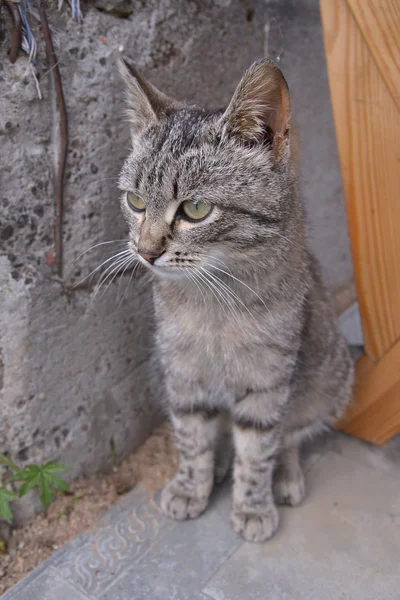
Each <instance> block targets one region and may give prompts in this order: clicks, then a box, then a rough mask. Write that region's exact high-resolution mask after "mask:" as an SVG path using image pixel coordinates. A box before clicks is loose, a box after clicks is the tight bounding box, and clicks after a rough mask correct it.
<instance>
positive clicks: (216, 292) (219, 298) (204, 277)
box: [193, 267, 229, 320]
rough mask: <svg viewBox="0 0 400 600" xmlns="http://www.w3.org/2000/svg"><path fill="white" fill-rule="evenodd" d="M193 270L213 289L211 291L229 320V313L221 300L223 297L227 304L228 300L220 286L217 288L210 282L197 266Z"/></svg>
mask: <svg viewBox="0 0 400 600" xmlns="http://www.w3.org/2000/svg"><path fill="white" fill-rule="evenodd" d="M193 271H194V272H196V273H197V277H198V278H200V279H202V280H203V281H204V283H205V285H206V287H208V289H209V290H210V291H211V293H212V294H213V296H214V297H215V299H216V300H217V302H218V304H219V305H220V307H221V310H222V311H223V313H224V315H225V317H226V318H227V320H229V315H228V313H227V312H226V310H225V307H224V305H223V304H222V302H221V298H222V299H223V300H224V302H225V304H226V300H225V298H224V296H223V295H222V294H221V293H220V292H219V290H218V288H216V286H215V285H214V284H213V283H212V282H210V281H209V280H208V279H207V277H206V276H205V275H204V274H203V273H202V272H201V271H199V269H196V267H194V268H193Z"/></svg>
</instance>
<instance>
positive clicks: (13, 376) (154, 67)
mask: <svg viewBox="0 0 400 600" xmlns="http://www.w3.org/2000/svg"><path fill="white" fill-rule="evenodd" d="M292 5H293V3H292V2H280V3H279V2H277V1H275V2H266V1H265V2H263V1H262V0H246V1H245V0H243V1H241V0H219V1H217V0H215V1H211V0H204V1H203V0H176V1H173V0H146V1H144V0H143V1H139V0H134V1H128V0H122V1H118V0H114V1H112V0H98V1H93V2H87V3H86V2H82V10H83V14H84V19H83V21H82V22H81V23H75V22H74V21H73V20H72V19H71V16H70V12H69V9H68V7H67V3H64V8H63V9H62V10H61V12H58V11H57V7H56V3H55V2H50V1H49V2H48V3H47V4H46V6H47V12H48V18H49V21H50V23H51V25H52V26H53V28H54V29H53V32H54V39H55V40H56V41H57V47H56V52H57V55H58V59H59V67H60V71H61V76H62V80H63V86H64V93H65V98H66V104H67V110H68V116H69V137H70V144H69V153H68V163H67V171H66V181H65V210H64V221H63V240H64V283H65V284H66V287H65V285H61V284H60V282H59V281H58V280H57V277H56V275H55V271H54V265H52V262H53V260H54V248H53V237H52V222H53V214H54V198H53V184H52V181H53V166H54V163H55V153H56V142H57V126H56V124H57V122H58V116H57V112H56V109H55V101H54V97H53V92H52V89H51V80H50V77H49V72H48V66H47V63H46V60H45V48H44V45H43V41H42V37H41V34H40V30H38V29H37V28H36V30H35V31H36V34H37V40H38V42H39V50H38V63H37V69H38V73H39V75H40V87H41V90H42V94H43V99H42V100H39V99H38V96H37V92H36V88H35V85H34V81H33V79H32V77H31V76H30V74H29V70H28V63H27V59H26V58H25V57H21V58H19V60H18V61H17V62H16V63H15V64H14V65H11V64H10V63H9V61H8V60H7V47H8V34H7V30H8V21H7V18H6V17H7V15H6V13H5V10H4V8H3V9H2V15H1V16H2V25H1V31H0V41H1V46H0V86H1V97H0V153H1V165H2V167H1V171H0V210H1V213H0V243H1V256H0V334H1V338H0V358H1V362H0V388H1V392H0V393H1V394H2V396H1V405H0V411H1V414H0V449H1V451H7V452H8V453H10V455H11V456H12V457H13V458H15V459H16V460H17V461H19V462H21V463H27V462H30V461H36V460H40V461H41V460H45V459H49V458H60V459H62V461H63V462H64V463H66V464H68V465H69V466H70V467H71V472H70V476H71V477H72V476H76V475H78V474H81V473H90V472H93V471H96V470H99V469H104V468H106V467H107V466H109V465H110V463H111V459H112V457H111V454H113V453H114V452H113V451H112V452H111V451H110V448H111V447H113V446H115V452H116V453H117V455H118V456H119V457H120V456H123V455H124V454H126V453H128V452H129V451H130V450H132V449H133V448H134V447H135V446H136V445H137V444H138V443H140V442H141V441H142V440H143V438H144V437H145V436H146V435H147V434H148V432H149V430H150V429H151V427H152V425H153V424H154V422H155V420H156V419H157V418H158V415H159V398H160V396H161V395H162V391H161V380H160V383H159V384H157V383H156V384H155V386H154V388H153V389H151V390H150V389H149V378H148V369H149V366H148V364H149V363H148V359H149V356H150V347H149V341H150V333H151V322H152V319H151V300H150V296H149V292H148V289H147V287H146V285H145V282H143V281H142V280H140V278H137V277H133V278H132V280H131V281H130V278H129V277H126V276H124V277H121V278H119V280H118V281H115V282H113V283H112V284H111V285H110V286H109V287H108V289H107V290H106V291H105V293H104V294H102V293H100V294H98V296H97V298H96V299H95V300H94V301H92V300H91V291H92V290H91V289H78V290H76V291H69V290H68V289H67V288H69V287H70V286H71V285H72V284H73V283H76V282H78V281H80V280H81V279H82V278H83V277H85V276H86V275H87V274H88V273H89V272H90V271H91V270H92V269H94V268H95V267H96V266H97V265H99V264H100V262H101V261H103V260H105V259H107V257H109V256H111V254H112V252H115V251H117V249H118V248H119V246H118V244H115V245H113V244H110V245H107V244H106V245H103V246H99V247H98V248H97V249H94V250H91V251H89V252H87V253H86V254H84V255H83V256H81V257H80V258H77V257H78V256H79V255H80V254H81V253H82V252H83V251H84V250H86V249H88V248H90V247H91V246H93V245H94V244H97V243H100V242H103V241H108V240H121V239H123V238H124V236H126V228H125V225H124V223H123V219H122V217H121V214H120V211H119V206H118V192H117V190H116V177H117V175H118V171H119V168H120V166H121V164H122V160H123V157H124V156H125V154H126V152H127V148H128V145H129V139H128V132H127V124H126V122H125V121H124V119H123V117H122V114H123V101H122V88H121V82H120V80H119V76H118V73H117V69H116V60H117V57H118V55H119V53H120V52H121V51H122V50H123V52H124V54H125V55H126V56H129V57H130V58H132V59H133V60H134V61H135V62H136V63H137V64H138V65H139V66H140V67H141V68H142V70H143V72H144V73H145V74H146V75H147V76H149V78H150V79H151V80H152V81H153V82H154V83H155V84H156V85H157V86H158V87H160V88H161V89H162V90H164V91H165V92H166V93H169V94H171V95H175V96H176V97H177V98H179V99H186V100H188V101H189V102H197V103H199V104H202V105H206V106H220V105H223V104H225V103H227V102H228V101H229V98H230V95H231V94H232V92H233V89H234V87H235V85H236V83H237V81H238V80H239V78H240V76H241V74H242V73H243V71H244V70H245V69H246V68H247V66H248V65H249V64H250V63H251V62H252V61H253V60H255V59H257V58H259V57H260V56H262V55H264V53H265V52H266V51H268V49H269V51H270V52H271V53H272V54H273V53H275V54H276V53H280V54H281V56H280V59H281V64H282V65H283V66H284V67H285V70H286V68H287V73H286V74H287V76H288V80H289V84H292V85H293V90H294V100H295V101H294V108H295V113H296V109H298V110H297V114H296V117H297V120H298V121H299V122H300V136H302V133H303V132H305V133H306V135H305V136H304V139H303V142H304V144H305V146H304V147H305V149H306V151H305V155H304V161H303V163H302V169H303V170H302V174H303V175H302V177H303V182H304V185H303V192H304V196H305V200H306V203H307V204H308V205H309V206H310V207H311V210H310V212H311V214H312V221H313V229H314V231H317V232H318V233H317V235H316V236H312V237H313V239H314V241H313V245H314V247H315V249H316V251H317V253H318V254H319V255H320V258H321V259H322V261H323V263H324V266H325V270H326V273H327V277H328V281H329V283H330V284H331V286H332V287H334V288H336V287H340V285H342V284H343V283H345V282H346V281H347V280H348V279H349V278H351V264H350V260H349V250H348V243H347V237H346V236H347V234H346V225H345V219H344V211H343V203H342V198H341V185H340V175H339V170H338V166H337V158H336V149H335V142H334V134H333V127H332V120H331V113H330V106H329V94H328V89H327V82H326V74H325V71H324V69H325V67H324V58H323V49H322V41H321V32H320V25H319V16H318V3H317V0H313V1H312V2H311V1H304V0H303V1H301V2H297V3H296V9H295V8H294V5H293V6H292ZM299 5H301V6H302V7H303V11H302V10H301V9H300V8H299ZM282 6H283V8H282ZM281 23H282V24H283V27H284V30H283V33H282V27H281ZM297 23H300V24H301V28H300V29H301V31H300V32H299V30H298V27H297ZM279 31H281V34H280V33H279ZM302 31H303V33H304V36H305V37H304V38H303V36H302V34H301V32H302ZM277 32H278V33H277ZM287 34H289V35H287ZM280 45H283V46H282V47H283V52H282V51H281V49H280ZM313 48H314V50H313ZM315 48H317V51H318V55H317V56H316V55H315V54H312V53H313V52H314V51H315ZM310 64H311V69H310V67H309V65H310ZM299 74H300V75H299ZM304 86H305V88H304V89H303V87H304ZM303 91H304V94H303ZM317 105H318V110H317V111H316V110H314V109H315V108H316V106H317ZM309 119H310V120H311V121H312V123H309V122H308V120H309ZM318 161H319V162H318ZM316 163H318V169H316ZM318 215H319V216H318ZM318 219H319V221H318ZM332 219H333V221H334V223H335V227H334V229H335V231H336V239H332V231H331V229H332V228H331V227H330V226H329V227H328V230H329V232H330V233H329V240H330V242H329V243H331V242H332V248H331V249H330V251H329V252H327V251H326V244H325V242H324V235H323V233H322V232H321V231H320V230H319V227H320V226H322V227H325V228H326V225H327V222H333V221H332ZM329 220H331V221H329ZM337 235H339V241H338V238H337ZM324 250H325V253H324ZM74 261H76V262H74ZM338 265H339V267H338Z"/></svg>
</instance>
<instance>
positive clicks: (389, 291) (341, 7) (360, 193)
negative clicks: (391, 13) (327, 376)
mask: <svg viewBox="0 0 400 600" xmlns="http://www.w3.org/2000/svg"><path fill="white" fill-rule="evenodd" d="M367 4H368V5H369V7H370V10H371V11H375V10H376V11H379V10H380V9H379V5H380V2H379V1H378V0H375V1H373V0H369V1H368V2H364V1H363V0H360V1H359V2H356V1H354V2H353V7H355V8H357V9H358V12H359V14H361V13H362V14H363V15H364V16H363V19H364V21H367V22H368V23H370V20H371V19H370V20H369V21H368V20H367V18H366V16H365V15H366V12H365V11H364V12H362V10H361V8H360V7H362V6H366V5H367ZM386 4H387V5H389V4H393V3H390V2H389V1H387V2H386ZM320 7H321V17H322V22H323V28H324V41H325V50H326V58H327V65H328V74H329V83H330V90H331V97H332V103H333V112H334V119H335V128H336V136H337V141H338V149H339V157H340V164H341V171H342V179H343V187H344V193H345V197H346V206H347V213H348V221H349V230H350V237H351V244H352V251H353V260H354V266H355V278H356V285H357V291H358V297H359V302H360V313H361V319H362V325H363V332H364V339H365V350H366V353H367V355H368V356H369V357H370V358H371V359H373V360H378V359H379V358H381V357H383V356H384V355H385V353H386V352H387V351H388V350H389V349H390V348H391V347H392V346H393V345H394V344H395V342H396V340H398V339H399V338H400V309H399V307H400V199H399V190H400V168H399V167H400V143H399V140H400V115H399V110H398V107H397V104H396V103H395V101H394V100H393V97H392V93H391V92H390V91H389V89H388V86H387V83H386V79H385V78H384V77H383V76H382V74H381V73H380V71H379V68H378V66H379V65H380V64H385V65H386V67H385V68H386V70H387V72H388V73H390V77H389V76H387V78H389V79H390V80H391V81H392V84H393V85H395V86H396V87H397V90H398V89H399V85H400V81H399V80H400V78H399V77H397V79H396V80H395V81H394V80H393V76H392V70H393V64H395V63H396V60H397V58H396V57H395V58H394V59H391V60H389V58H390V56H392V55H390V56H389V50H387V51H386V54H385V55H384V58H382V59H381V60H380V62H379V65H378V63H377V62H376V61H375V55H374V54H372V53H371V51H370V49H369V46H368V45H367V43H366V41H365V39H364V35H365V36H368V31H369V30H367V28H366V27H364V35H363V33H362V32H361V30H360V28H359V26H358V23H357V21H356V20H355V18H354V17H353V14H352V13H351V11H350V9H349V6H348V4H347V3H346V0H320ZM360 19H361V17H360ZM379 19H380V23H382V19H383V17H381V16H380V17H379ZM371 27H372V25H371ZM381 35H383V33H382V34H381ZM393 35H395V34H393ZM396 39H397V38H396ZM375 40H376V41H375V42H374V44H375V45H374V48H375V53H379V48H380V46H379V44H380V42H379V38H378V37H376V38H375ZM372 45H373V44H372V42H371V46H372ZM390 47H391V46H390ZM396 56H397V55H396ZM388 57H389V58H388Z"/></svg>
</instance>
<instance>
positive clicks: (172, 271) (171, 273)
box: [151, 265, 189, 281]
mask: <svg viewBox="0 0 400 600" xmlns="http://www.w3.org/2000/svg"><path fill="white" fill-rule="evenodd" d="M151 272H152V273H153V274H154V275H155V276H156V277H160V278H162V279H171V280H172V279H173V280H175V281H177V280H183V279H186V280H188V279H189V277H188V275H187V273H186V274H185V269H182V268H180V269H177V268H175V267H158V266H157V265H153V266H152V267H151Z"/></svg>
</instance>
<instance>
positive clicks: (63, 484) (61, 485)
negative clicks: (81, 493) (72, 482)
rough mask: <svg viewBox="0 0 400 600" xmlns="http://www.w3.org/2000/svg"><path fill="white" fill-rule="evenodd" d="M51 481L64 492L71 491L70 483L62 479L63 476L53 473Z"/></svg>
mask: <svg viewBox="0 0 400 600" xmlns="http://www.w3.org/2000/svg"><path fill="white" fill-rule="evenodd" d="M49 482H50V484H51V485H52V486H53V487H55V488H56V489H57V490H61V491H62V492H68V491H69V485H68V483H67V482H66V481H65V479H61V477H57V475H52V476H51V479H50V478H49Z"/></svg>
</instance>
